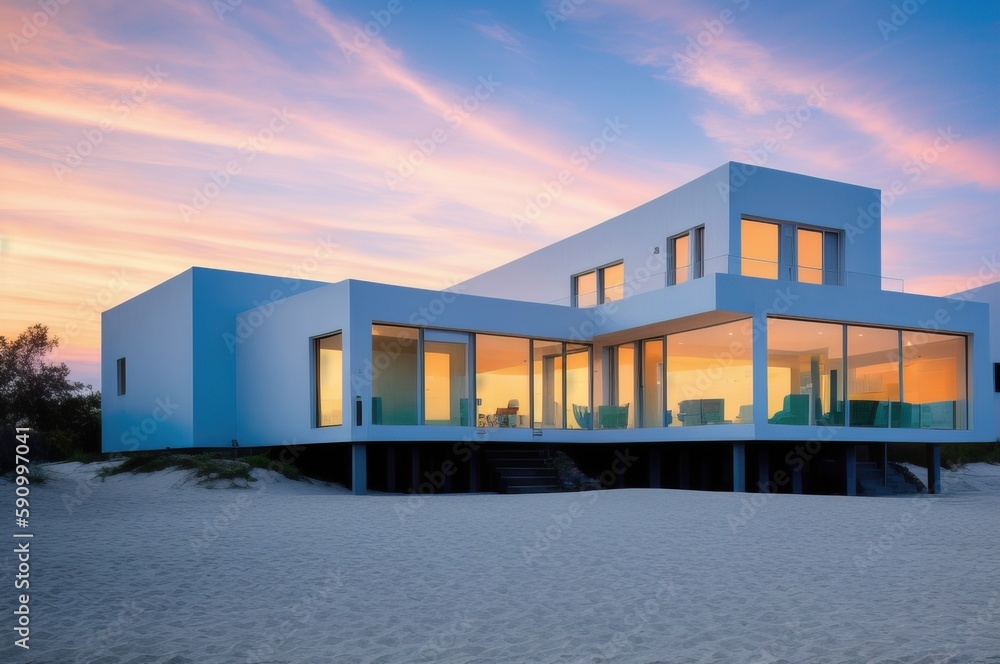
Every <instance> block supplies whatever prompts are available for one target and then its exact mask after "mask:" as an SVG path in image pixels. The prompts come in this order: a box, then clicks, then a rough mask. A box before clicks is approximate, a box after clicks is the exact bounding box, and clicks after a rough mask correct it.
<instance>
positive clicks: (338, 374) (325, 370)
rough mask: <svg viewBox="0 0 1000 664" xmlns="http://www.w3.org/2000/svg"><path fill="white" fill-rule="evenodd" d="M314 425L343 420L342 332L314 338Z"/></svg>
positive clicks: (325, 425)
mask: <svg viewBox="0 0 1000 664" xmlns="http://www.w3.org/2000/svg"><path fill="white" fill-rule="evenodd" d="M315 344H316V346H315V353H316V354H315V357H316V426H320V427H330V426H338V425H341V424H343V423H344V387H343V386H344V370H343V368H344V357H343V355H344V353H343V336H342V335H341V334H340V333H339V332H338V333H337V334H331V335H330V336H327V337H320V338H319V339H316V340H315Z"/></svg>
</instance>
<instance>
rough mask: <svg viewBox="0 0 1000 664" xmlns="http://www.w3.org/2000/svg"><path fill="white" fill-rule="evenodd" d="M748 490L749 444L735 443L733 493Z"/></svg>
mask: <svg viewBox="0 0 1000 664" xmlns="http://www.w3.org/2000/svg"><path fill="white" fill-rule="evenodd" d="M746 490H747V444H746V443H733V491H735V492H737V493H745V492H746Z"/></svg>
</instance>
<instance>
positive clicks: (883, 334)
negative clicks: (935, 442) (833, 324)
mask: <svg viewBox="0 0 1000 664" xmlns="http://www.w3.org/2000/svg"><path fill="white" fill-rule="evenodd" d="M847 372H848V373H847V399H848V403H847V406H848V417H849V418H850V426H852V427H890V426H893V427H898V426H900V423H901V415H902V413H901V408H900V389H899V331H898V330H886V329H882V328H877V327H860V326H857V325H848V326H847Z"/></svg>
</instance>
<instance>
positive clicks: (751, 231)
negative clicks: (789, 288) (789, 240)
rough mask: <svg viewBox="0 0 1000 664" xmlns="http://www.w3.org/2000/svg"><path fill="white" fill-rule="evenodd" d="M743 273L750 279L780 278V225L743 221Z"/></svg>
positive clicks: (741, 226)
mask: <svg viewBox="0 0 1000 664" xmlns="http://www.w3.org/2000/svg"><path fill="white" fill-rule="evenodd" d="M740 232H741V240H740V243H741V249H740V256H741V257H742V261H741V262H742V265H743V267H742V273H743V274H744V275H746V276H748V277H763V278H765V279H777V278H778V225H777V224H769V223H765V222H762V221H750V220H748V219H743V221H742V224H741V225H740Z"/></svg>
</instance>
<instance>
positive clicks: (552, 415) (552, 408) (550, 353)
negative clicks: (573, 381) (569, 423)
mask: <svg viewBox="0 0 1000 664" xmlns="http://www.w3.org/2000/svg"><path fill="white" fill-rule="evenodd" d="M531 347H532V348H531V353H532V364H533V370H534V392H535V394H534V416H533V417H534V420H535V421H534V426H535V427H536V428H542V429H561V428H562V426H563V409H564V407H565V404H566V399H565V398H564V397H563V345H562V342H561V341H540V340H537V339H536V340H534V341H532V342H531Z"/></svg>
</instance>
